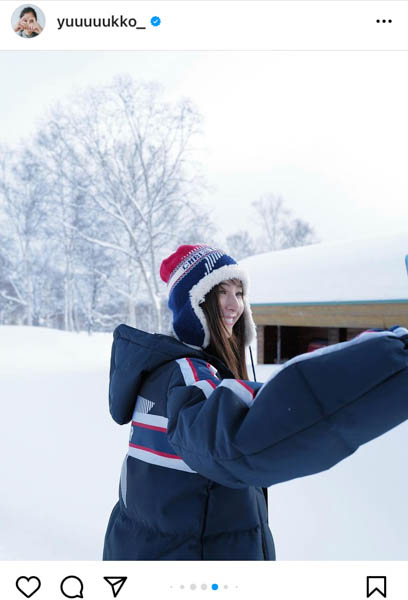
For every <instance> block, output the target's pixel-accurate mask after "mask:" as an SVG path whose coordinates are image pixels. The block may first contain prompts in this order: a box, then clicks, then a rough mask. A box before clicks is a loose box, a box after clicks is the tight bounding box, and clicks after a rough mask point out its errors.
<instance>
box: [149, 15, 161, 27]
mask: <svg viewBox="0 0 408 600" xmlns="http://www.w3.org/2000/svg"><path fill="white" fill-rule="evenodd" d="M150 23H151V24H152V25H153V27H158V26H159V25H160V23H161V21H160V17H152V18H151V19H150Z"/></svg>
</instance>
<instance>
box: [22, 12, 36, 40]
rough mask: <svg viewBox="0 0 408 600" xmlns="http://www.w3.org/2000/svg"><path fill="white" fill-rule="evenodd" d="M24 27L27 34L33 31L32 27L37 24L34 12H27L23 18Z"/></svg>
mask: <svg viewBox="0 0 408 600" xmlns="http://www.w3.org/2000/svg"><path fill="white" fill-rule="evenodd" d="M21 24H22V25H23V29H24V31H25V32H26V33H27V34H29V35H30V34H31V33H32V28H33V27H34V25H36V24H37V21H36V18H35V16H34V14H33V13H32V12H29V13H26V14H25V15H23V17H22V19H21Z"/></svg>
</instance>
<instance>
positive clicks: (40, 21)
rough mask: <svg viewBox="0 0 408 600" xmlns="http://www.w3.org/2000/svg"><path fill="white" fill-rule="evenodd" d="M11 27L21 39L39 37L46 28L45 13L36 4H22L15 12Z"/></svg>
mask: <svg viewBox="0 0 408 600" xmlns="http://www.w3.org/2000/svg"><path fill="white" fill-rule="evenodd" d="M11 25H12V27H13V30H14V31H15V33H16V34H17V35H18V36H20V37H23V38H33V37H37V36H38V35H40V33H41V32H42V30H43V29H44V27H45V17H44V13H43V11H42V10H41V9H40V8H38V6H35V5H34V4H22V5H21V6H19V7H18V8H16V10H15V11H14V12H13V15H12V17H11Z"/></svg>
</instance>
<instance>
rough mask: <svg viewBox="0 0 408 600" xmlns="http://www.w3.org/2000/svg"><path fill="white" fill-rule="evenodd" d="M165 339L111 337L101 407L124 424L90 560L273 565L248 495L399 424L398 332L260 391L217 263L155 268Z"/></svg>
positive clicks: (308, 362) (187, 251) (368, 339)
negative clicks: (168, 320) (109, 501)
mask: <svg viewBox="0 0 408 600" xmlns="http://www.w3.org/2000/svg"><path fill="white" fill-rule="evenodd" d="M160 276H161V278H162V280H163V281H164V282H165V283H166V284H167V287H168V296H169V301H168V304H169V308H170V309H171V311H172V313H173V330H174V336H166V335H161V334H149V333H145V332H143V331H139V330H137V329H134V328H132V327H129V326H127V325H120V326H119V327H117V328H116V330H115V332H114V342H113V347H112V356H111V368H110V388H109V406H110V412H111V415H112V417H113V419H114V420H115V421H116V422H117V423H119V424H125V423H129V422H131V431H130V439H129V449H128V453H127V455H126V457H125V460H124V463H123V467H122V472H121V476H120V492H119V501H118V502H117V504H116V505H115V507H114V509H113V511H112V514H111V517H110V520H109V523H108V527H107V531H106V535H105V544H104V552H103V558H104V560H275V558H276V556H275V549H274V542H273V538H272V534H271V531H270V529H269V526H268V514H267V503H266V501H265V494H264V491H263V489H262V488H266V487H268V486H271V485H273V484H276V483H280V482H284V481H289V480H291V479H295V478H299V477H304V476H306V475H310V474H313V473H319V472H321V471H324V470H327V469H330V468H331V467H332V466H334V465H336V464H337V463H339V462H340V461H342V460H343V459H344V458H346V457H348V456H350V455H351V454H352V453H354V452H355V451H356V450H357V449H358V448H359V446H361V445H362V444H364V443H366V442H368V441H370V440H372V439H374V438H376V437H378V436H380V435H381V434H383V433H385V432H386V431H388V430H390V429H391V428H393V427H395V426H396V425H398V424H399V423H402V422H403V421H405V420H406V419H407V418H408V398H407V384H408V330H406V329H405V328H403V327H395V328H392V330H385V331H367V332H364V333H363V334H361V335H359V336H358V337H356V338H354V339H352V340H351V341H346V342H342V343H338V344H334V345H332V346H329V347H325V348H321V349H319V350H316V351H314V352H311V353H308V354H303V355H300V356H296V357H295V358H293V359H291V360H289V361H287V362H286V363H285V364H284V365H283V366H282V367H281V368H280V369H279V370H277V371H276V372H274V373H273V374H272V376H271V377H270V378H269V380H268V381H267V382H266V383H264V384H262V383H258V382H256V381H251V380H250V378H249V377H248V373H247V368H246V363H245V348H246V347H248V346H249V345H250V344H251V342H252V341H253V339H254V335H255V327H254V322H253V319H252V315H251V309H250V305H249V281H248V276H247V273H246V272H245V270H244V269H243V268H242V267H241V266H240V265H239V264H237V262H236V261H235V260H234V259H233V258H232V257H230V256H229V255H227V254H226V253H225V252H224V251H222V250H220V249H218V248H213V247H211V246H208V245H205V244H197V245H183V246H180V247H179V248H178V249H177V250H176V251H175V252H174V253H173V254H171V255H170V256H169V257H168V258H166V259H165V260H164V261H163V262H162V264H161V268H160Z"/></svg>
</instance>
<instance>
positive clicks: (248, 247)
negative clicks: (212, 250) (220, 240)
mask: <svg viewBox="0 0 408 600" xmlns="http://www.w3.org/2000/svg"><path fill="white" fill-rule="evenodd" d="M227 247H228V251H229V252H230V254H231V256H233V257H234V258H235V259H236V260H241V259H242V258H246V257H247V256H253V255H254V254H256V253H257V249H256V244H255V242H254V241H253V239H252V238H251V236H250V235H249V233H248V231H238V232H237V233H234V234H232V235H229V236H227Z"/></svg>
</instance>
